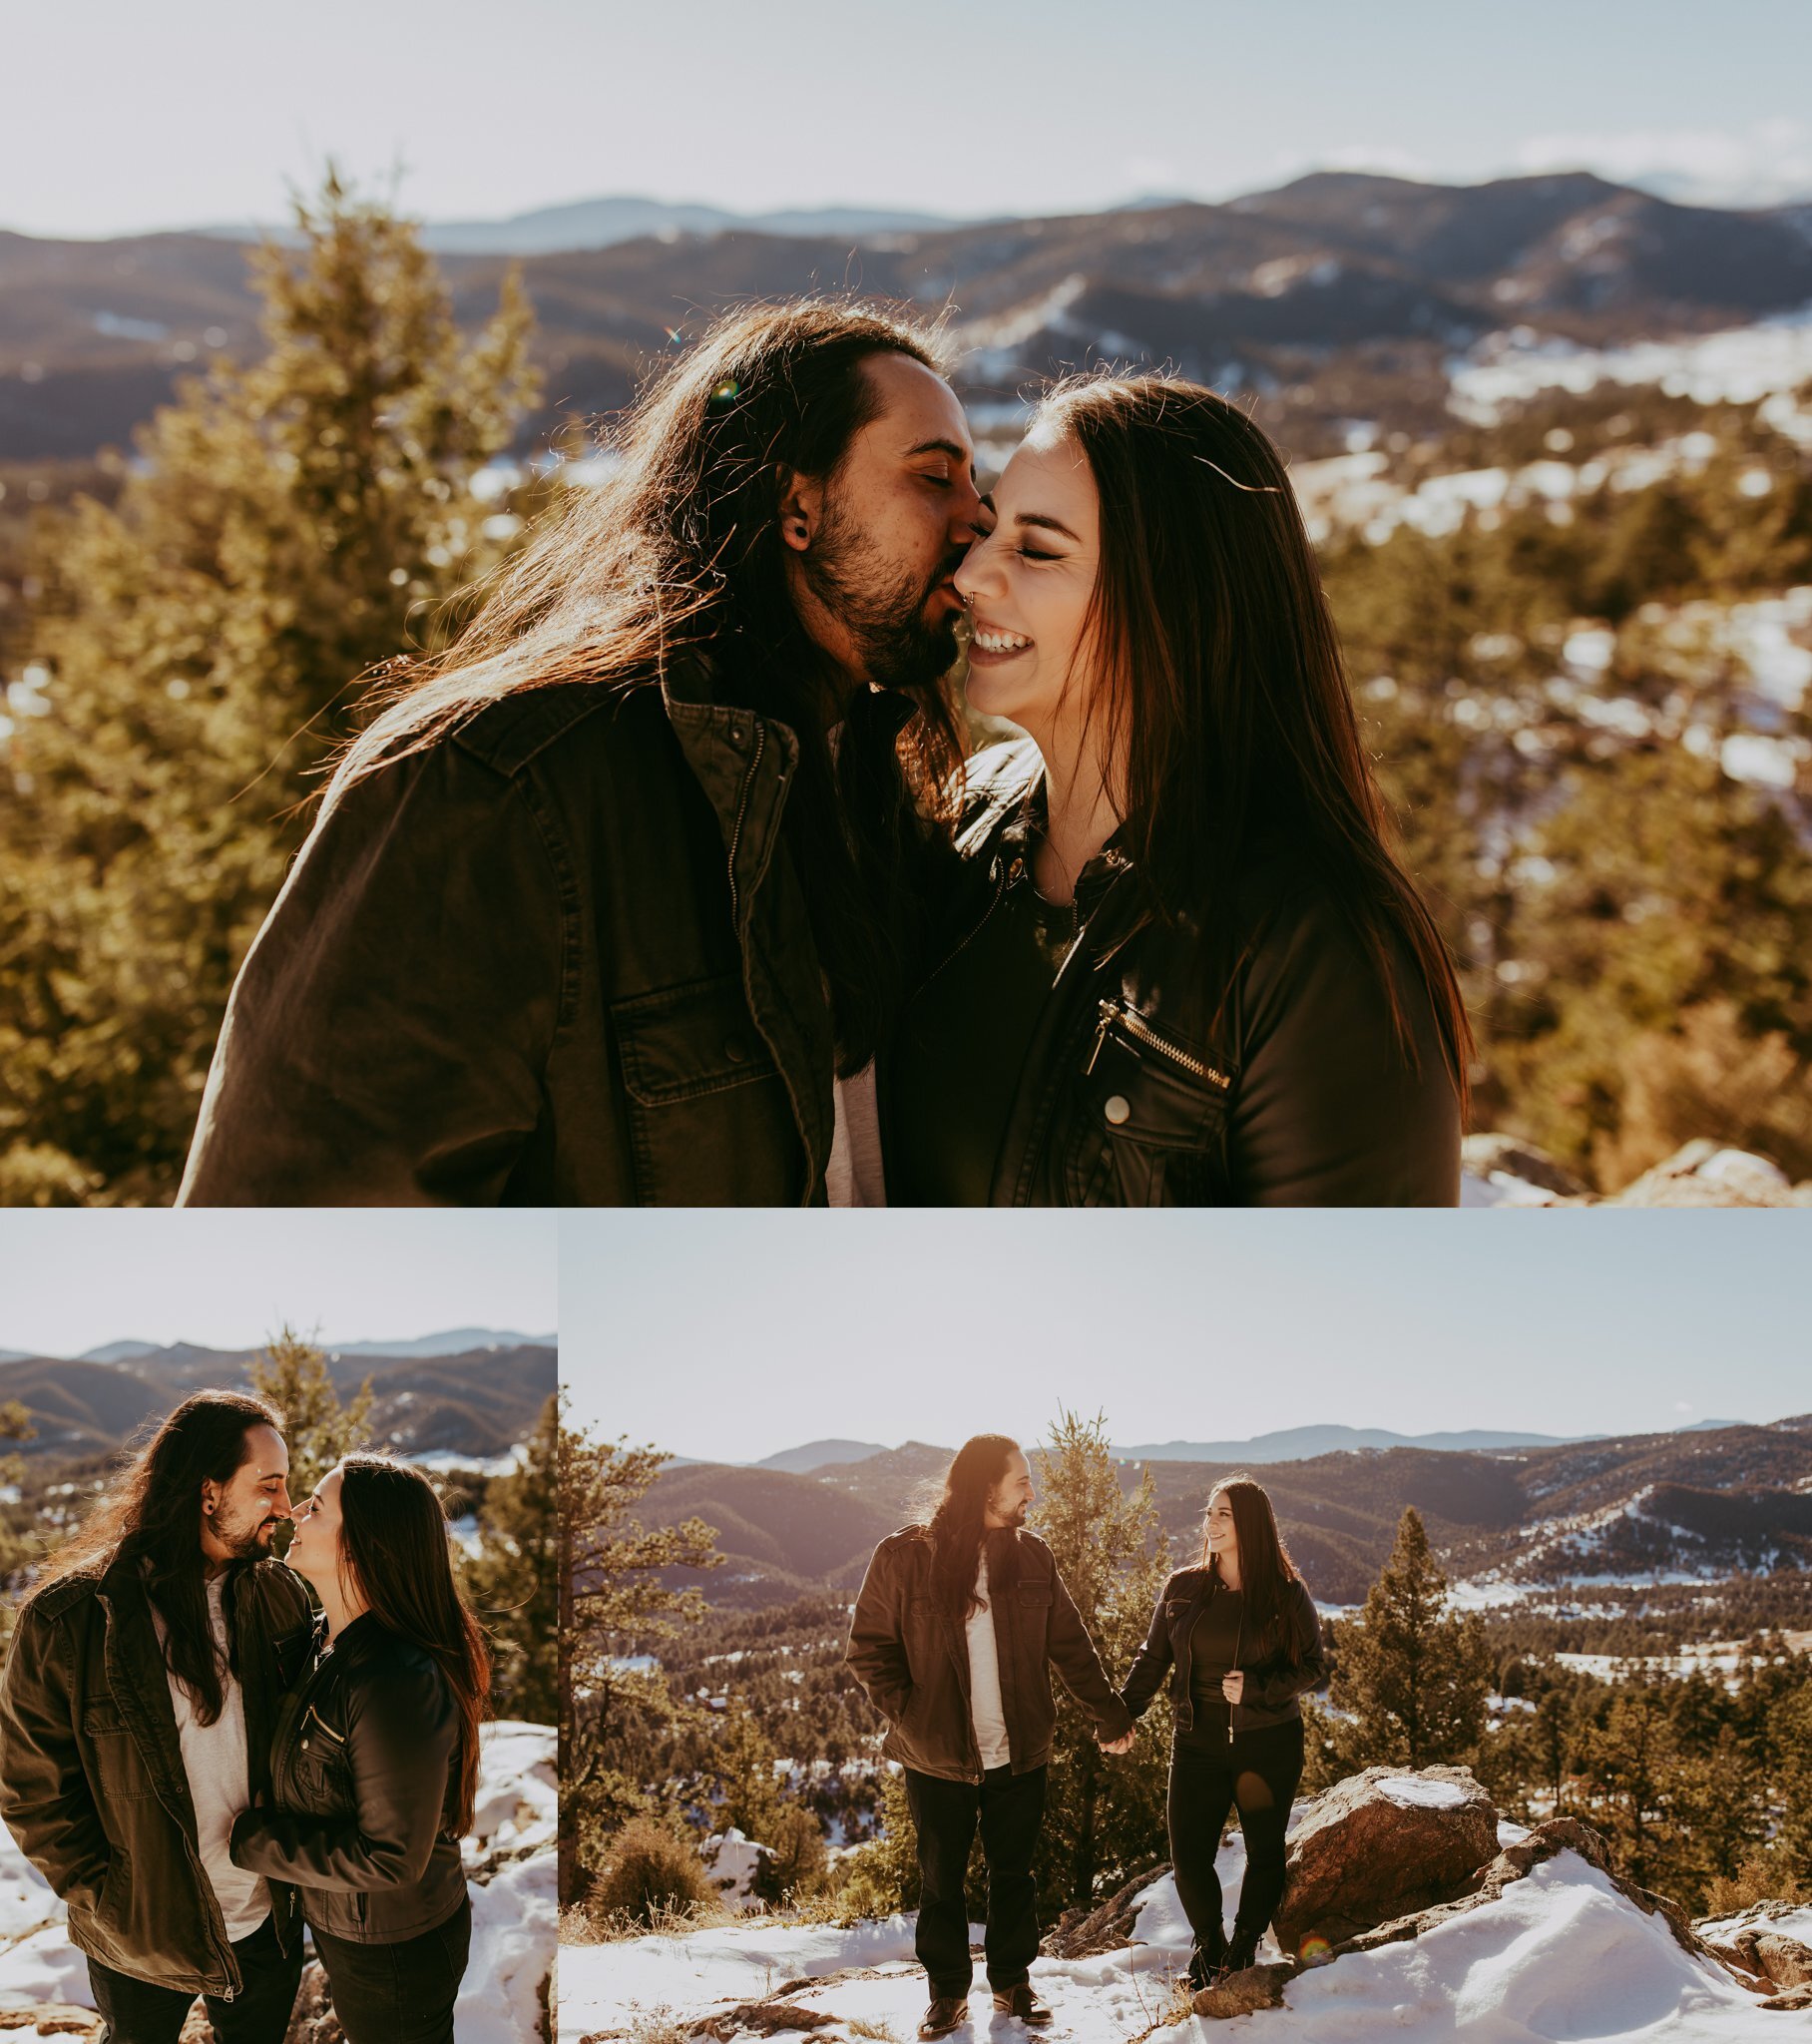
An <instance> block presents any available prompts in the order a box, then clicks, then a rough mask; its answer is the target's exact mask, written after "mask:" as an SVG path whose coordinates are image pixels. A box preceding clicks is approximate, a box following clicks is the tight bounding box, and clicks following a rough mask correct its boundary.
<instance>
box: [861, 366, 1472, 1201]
mask: <svg viewBox="0 0 1812 2044" xmlns="http://www.w3.org/2000/svg"><path fill="white" fill-rule="evenodd" d="M994 509H995V512H996V514H997V519H998V522H997V524H996V525H995V527H994V529H993V531H992V532H991V533H990V534H989V535H988V536H987V537H986V538H984V539H981V540H979V541H978V542H977V543H976V545H975V546H974V547H973V548H972V549H971V551H970V553H969V556H968V559H967V560H966V562H965V563H964V565H963V567H962V569H961V570H960V571H959V573H958V576H957V588H958V590H959V592H960V593H961V594H962V595H963V597H964V598H965V600H966V601H967V603H968V605H969V609H970V616H971V620H972V628H973V636H972V640H971V644H970V649H969V676H968V698H969V703H970V706H971V708H972V709H974V710H977V711H980V712H982V713H985V714H987V715H989V716H993V717H998V718H1002V719H1005V720H1007V721H1009V722H1011V723H1013V724H1016V725H1018V726H1019V727H1020V728H1021V729H1022V730H1024V731H1025V732H1027V733H1028V734H1029V735H1030V742H1029V743H1027V742H1021V743H1018V744H1016V745H1011V746H1005V747H1000V748H997V749H994V750H993V751H990V752H986V753H984V754H982V755H979V756H978V757H977V758H976V759H975V760H974V761H972V762H971V763H970V772H969V803H968V809H967V812H966V819H965V822H964V824H963V826H962V829H961V835H960V843H961V847H962V849H963V851H964V852H965V853H966V855H967V856H968V858H969V861H970V865H971V870H972V873H973V875H974V884H973V886H972V888H971V890H970V892H969V896H968V898H967V900H965V901H964V902H963V903H962V904H961V906H960V908H959V910H958V912H957V913H956V914H955V915H954V916H953V918H952V921H951V925H950V928H949V931H948V936H947V941H946V942H945V944H944V945H943V947H942V948H943V954H944V955H943V962H942V963H941V965H938V966H937V967H935V968H934V969H933V970H932V972H931V973H930V975H929V977H928V978H927V979H926V980H925V982H924V983H923V984H921V986H920V987H919V989H918V991H917V993H916V995H915V996H914V998H913V1000H912V1002H911V1004H910V1006H909V1007H908V1009H907V1011H906V1016H905V1020H904V1023H903V1026H902V1027H901V1029H900V1030H899V1032H898V1037H897V1041H896V1043H895V1045H894V1047H893V1049H892V1050H891V1051H890V1052H889V1053H888V1054H887V1055H886V1056H885V1057H884V1059H883V1066H882V1081H883V1093H884V1108H883V1113H884V1131H885V1150H886V1157H887V1184H888V1197H889V1200H890V1201H891V1202H893V1203H895V1204H926V1205H982V1204H988V1203H993V1204H996V1205H1056V1206H1078V1205H1080V1206H1093V1205H1114V1206H1145V1205H1157V1204H1163V1205H1182V1206H1194V1205H1208V1206H1223V1205H1232V1206H1348V1205H1376V1206H1398V1205H1402V1206H1409V1205H1431V1206H1439V1205H1452V1204H1454V1202H1455V1201H1456V1200H1457V1199H1458V1193H1459V1154H1460V1143H1459V1139H1460V1127H1461V1119H1462V1111H1463V1106H1464V1096H1465V1090H1466V1070H1467V1063H1468V1059H1469V1056H1470V1051H1471V1038H1470V1034H1469V1031H1468V1027H1467V1022H1466V1017H1465V1012H1464V1009H1463V1006H1462V1003H1461V997H1460V992H1459V987H1458V983H1457V981H1456V978H1455V975H1454V969H1453V965H1452V963H1451V961H1450V959H1449V956H1448V953H1447V949H1446V946H1445V944H1444V942H1443V940H1442V937H1441V935H1440V932H1439V931H1438V929H1437V927H1436V925H1435V922H1434V919H1433V917H1432V916H1431V915H1430V913H1429V910H1428V908H1427V907H1426V905H1425V904H1424V902H1423V901H1422V899H1421V897H1420V895H1419V894H1418V892H1417V890H1416V888H1415V886H1414V885H1413V884H1412V882H1411V881H1410V879H1409V878H1408V876H1407V875H1406V874H1405V873H1404V871H1403V870H1402V868H1401V866H1400V865H1399V864H1398V862H1397V860H1396V858H1395V856H1394V855H1393V853H1392V851H1391V849H1390V845H1389V842H1388V836H1387V828H1386V819H1385V813H1384V806H1383V802H1382V800H1381V797H1380V795H1379V792H1378V789H1377V786H1376V784H1375V782H1374V780H1373V777H1372V771H1371V767H1370V763H1369V762H1368V760H1367V758H1366V754H1365V750H1364V746H1363V744H1362V742H1361V739H1360V735H1359V730H1358V723H1357V719H1356V716H1355V713H1354V709H1353V704H1352V698H1351V694H1350V691H1349V689H1348V686H1347V680H1346V676H1345V673H1344V670H1343V667H1342V663H1341V655H1340V648H1339V643H1338V640H1337V637H1336V635H1335V631H1334V626H1333V621H1332V619H1331V617H1330V615H1329V612H1328V607H1327V602H1326V599H1325V597H1324V596H1323V593H1322V589H1321V584H1320V581H1319V578H1318V576H1317V573H1316V568H1315V561H1314V555H1313V551H1312V549H1311V547H1310V544H1309V540H1308V535H1307V533H1306V531H1305V530H1304V527H1303V523H1302V518H1301V514H1300V512H1299V511H1298V509H1297V506H1296V500H1295V497H1294V495H1293V493H1292V491H1291V488H1290V484H1289V480H1288V477H1287V475H1286V474H1285V471H1284V467H1283V464H1282V462H1281V460H1280V459H1279V457H1278V454H1277V451H1276V449H1275V448H1274V447H1273V446H1272V445H1271V443H1270V442H1269V441H1268V440H1267V439H1266V438H1265V436H1264V434H1263V433H1262V432H1261V431H1260V430H1259V429H1258V427H1257V426H1255V425H1254V424H1253V423H1252V421H1251V420H1250V419H1249V418H1247V417H1246V415H1245V414H1244V413H1243V412H1242V411H1240V410H1239V409H1238V408H1237V407H1236V406H1234V405H1231V404H1229V403H1227V402H1226V400H1225V399H1223V398H1220V397H1217V396H1216V395H1215V394H1214V393H1213V392H1212V391H1209V390H1206V389H1203V388H1201V387H1200V386H1199V385H1197V384H1193V383H1185V382H1181V381H1178V380H1176V379H1175V378H1171V377H1163V376H1136V377H1127V378H1101V379H1096V380H1091V381H1080V382H1072V383H1068V384H1064V385H1060V386H1059V387H1058V388H1057V389H1056V390H1055V391H1054V392H1053V393H1052V394H1051V395H1050V396H1049V397H1048V398H1047V399H1046V400H1045V401H1044V403H1043V404H1042V405H1041V406H1040V408H1039V410H1038V412H1037V414H1036V415H1035V417H1034V419H1033V422H1032V426H1031V429H1030V431H1029V432H1028V434H1027V437H1026V440H1025V443H1024V444H1023V445H1022V446H1021V447H1020V448H1019V450H1018V451H1017V452H1016V453H1015V454H1014V456H1013V459H1012V460H1011V461H1010V462H1009V463H1008V465H1007V468H1006V471H1005V473H1004V474H1003V475H1002V477H1001V480H1000V483H999V485H998V487H997V489H996V491H995V493H994Z"/></svg>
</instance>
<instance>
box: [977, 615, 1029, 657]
mask: <svg viewBox="0 0 1812 2044" xmlns="http://www.w3.org/2000/svg"><path fill="white" fill-rule="evenodd" d="M1031 651H1032V641H1031V640H1030V639H1028V638H1027V637H1026V635H1025V633H1023V632H1009V631H1007V630H1006V629H1005V627H1004V626H1000V625H984V624H983V623H982V622H981V620H980V619H979V618H978V619H977V620H976V623H975V626H974V629H973V632H972V634H971V637H970V641H969V659H970V662H971V663H972V664H973V663H974V662H975V661H977V660H980V661H981V662H982V663H983V664H984V665H985V666H993V665H994V664H996V663H997V662H1000V661H1004V660H1014V659H1017V658H1018V656H1019V655H1020V654H1022V653H1030V652H1031Z"/></svg>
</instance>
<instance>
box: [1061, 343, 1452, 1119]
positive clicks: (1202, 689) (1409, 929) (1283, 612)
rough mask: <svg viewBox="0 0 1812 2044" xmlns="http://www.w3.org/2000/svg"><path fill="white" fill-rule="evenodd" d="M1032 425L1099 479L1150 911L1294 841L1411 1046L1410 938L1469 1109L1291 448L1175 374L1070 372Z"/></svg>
mask: <svg viewBox="0 0 1812 2044" xmlns="http://www.w3.org/2000/svg"><path fill="white" fill-rule="evenodd" d="M1033 424H1034V427H1035V428H1036V427H1043V428H1044V429H1045V430H1047V431H1049V430H1051V429H1052V428H1057V429H1059V430H1061V431H1062V432H1063V433H1064V434H1065V435H1067V436H1068V437H1069V438H1070V439H1072V440H1074V441H1075V442H1076V444H1077V445H1078V446H1079V447H1080V448H1081V449H1082V451H1083V454H1084V456H1085V458H1086V459H1087V461H1088V463H1089V467H1090V470H1091V472H1092V473H1093V475H1094V478H1095V485H1096V489H1097V491H1098V493H1099V495H1100V500H1101V567H1100V570H1099V572H1098V574H1097V577H1096V585H1095V594H1094V598H1093V601H1092V604H1091V609H1090V617H1089V624H1088V627H1087V628H1086V630H1085V636H1084V642H1083V643H1084V646H1085V647H1086V648H1089V649H1090V650H1091V652H1092V654H1093V657H1094V659H1095V660H1096V661H1097V663H1098V670H1097V671H1098V674H1099V677H1100V683H1101V687H1100V689H1099V690H1098V694H1097V698H1096V702H1097V703H1098V704H1099V705H1100V708H1101V711H1102V714H1103V715H1104V716H1105V717H1106V720H1107V723H1106V728H1105V731H1104V738H1105V740H1106V745H1105V757H1106V758H1108V759H1109V760H1111V761H1114V762H1117V763H1119V767H1118V772H1119V776H1120V784H1119V785H1117V786H1113V787H1111V788H1110V789H1109V793H1110V795H1111V796H1112V798H1113V799H1114V802H1115V804H1116V807H1117V808H1118V809H1119V811H1120V813H1121V815H1122V817H1123V818H1124V819H1125V830H1124V835H1123V841H1124V842H1125V843H1126V844H1127V846H1128V849H1129V851H1130V853H1131V855H1132V857H1133V863H1134V866H1135V868H1136V870H1137V873H1138V874H1139V875H1140V883H1141V884H1142V886H1143V888H1144V890H1145V897H1146V905H1147V907H1148V908H1149V910H1150V911H1151V912H1152V913H1153V914H1154V915H1156V916H1158V917H1159V918H1161V919H1162V920H1164V921H1166V922H1174V921H1176V920H1177V919H1178V917H1179V915H1181V914H1183V913H1189V914H1199V913H1200V910H1201V907H1202V905H1203V904H1205V903H1210V902H1220V901H1226V900H1230V899H1232V898H1233V894H1234V889H1235V887H1236V886H1237V883H1238V881H1239V879H1240V877H1241V874H1242V872H1243V870H1244V868H1245V866H1246V863H1247V860H1248V858H1249V856H1250V853H1251V848H1252V845H1253V842H1254V840H1255V839H1256V838H1257V837H1258V836H1259V835H1260V833H1263V834H1264V835H1266V836H1269V837H1273V838H1276V839H1280V840H1282V841H1283V842H1286V843H1289V844H1292V845H1293V846H1296V847H1300V848H1301V849H1302V850H1304V851H1306V852H1307V853H1308V854H1309V855H1310V856H1311V857H1312V858H1313V859H1314V861H1315V863H1316V866H1317V868H1318V872H1319V877H1320V878H1321V879H1322V880H1323V881H1324V882H1325V883H1326V885H1327V886H1329V887H1330V888H1331V889H1332V890H1333V891H1334V893H1335V896H1336V898H1337V899H1338V901H1339V903H1340V906H1341V908H1342V910H1343V911H1344V913H1345V915H1346V916H1347V918H1348V920H1349V921H1350V922H1351V924H1352V926H1353V928H1354V930H1355V932H1356V933H1357V935H1358V937H1359V939H1360V941H1361V943H1362V944H1363V946H1364V948H1365V951H1366V953H1367V954H1368V956H1369V957H1370V958H1371V960H1372V962H1373V965H1374V967H1375V969H1376V970H1377V972H1378V974H1379V976H1380V979H1381V980H1382V983H1383V986H1384V988H1385V991H1386V995H1387V998H1388V999H1389V1002H1390V1007H1391V1015H1392V1019H1393V1021H1394V1023H1395V1026H1396V1030H1397V1035H1398V1039H1399V1041H1400V1042H1401V1043H1402V1044H1403V1045H1404V1047H1405V1049H1406V1050H1409V1051H1411V1052H1412V1054H1413V1048H1414V1047H1413V1039H1412V1032H1411V1029H1410V1026H1409V1021H1408V1013H1407V1009H1406V1005H1405V1002H1404V998H1403V989H1402V986H1401V984H1400V980H1401V973H1402V964H1401V960H1402V958H1403V956H1404V954H1405V953H1407V955H1408V959H1409V962H1410V965H1411V967H1412V969H1413V971H1414V973H1415V976H1416V978H1417V979H1418V980H1419V981H1420V982H1421V984H1422V987H1424V988H1426V990H1427V996H1428V998H1429V1000H1430V1001H1431V1002H1432V1004H1433V1007H1434V1012H1435V1017H1436V1021H1437V1024H1438V1027H1439V1031H1440V1037H1441V1044H1442V1049H1443V1052H1444V1055H1445V1058H1446V1062H1447V1065H1448V1068H1449V1070H1450V1072H1451V1074H1452V1076H1453V1080H1454V1084H1455V1087H1456V1089H1457V1090H1458V1092H1459V1094H1460V1100H1461V1107H1462V1113H1464V1111H1465V1105H1466V1100H1467V1095H1468V1084H1467V1067H1468V1064H1469V1062H1470V1059H1471V1056H1472V1032H1471V1029H1470V1027H1469V1025H1468V1023H1467V1019H1466V1008H1465V1003H1464V1001H1463V999H1462V996H1461V993H1460V986H1459V981H1458V979H1457V978H1456V976H1455V973H1454V967H1453V961H1452V959H1451V957H1450V956H1449V954H1448V950H1447V946H1446V943H1445V942H1444V941H1443V939H1442V936H1441V932H1440V930H1439V929H1438V928H1437V926H1436V924H1435V920H1434V917H1433V916H1432V915H1431V914H1430V913H1429V910H1428V907H1427V905H1426V904H1425V903H1424V901H1423V900H1422V897H1421V895H1420V894H1419V893H1418V892H1417V890H1416V888H1415V885H1414V884H1413V882H1412V881H1411V880H1410V879H1409V877H1408V875H1407V874H1406V873H1405V872H1404V871H1403V869H1402V868H1401V867H1400V866H1399V865H1398V863H1397V860H1396V858H1395V856H1394V855H1393V853H1392V851H1391V849H1390V845H1389V843H1388V840H1387V821H1386V813H1385V807H1384V802H1383V798H1382V796H1381V795H1380V793H1379V789H1378V785H1377V782H1376V780H1375V778H1374V777H1373V774H1372V768H1371V763H1370V761H1369V760H1368V759H1367V757H1366V753H1365V748H1364V746H1363V745H1362V744H1361V742H1360V737H1359V724H1358V719H1357V717H1356V715H1355V713H1354V710H1353V700H1352V693H1351V691H1350V689H1349V688H1348V685H1347V677H1346V670H1345V665H1344V663H1343V661H1342V658H1341V653H1340V642H1339V637H1338V635H1337V633H1336V632H1335V629H1334V621H1333V617H1332V614H1331V613H1330V612H1329V610H1328V605H1327V598H1326V596H1325V595H1324V593H1323V591H1322V587H1321V578H1320V575H1319V573H1318V572H1317V569H1316V565H1315V555H1314V549H1313V547H1312V546H1311V544H1310V542H1309V537H1308V533H1307V531H1306V529H1305V528H1304V526H1303V523H1302V513H1301V511H1300V509H1299V508H1298V506H1297V503H1296V495H1295V491H1294V490H1293V489H1292V488H1291V486H1290V481H1289V477H1288V474H1287V473H1286V471H1285V469H1284V465H1283V462H1282V460H1281V458H1280V457H1279V455H1278V453H1277V450H1276V448H1275V447H1273V446H1272V445H1271V442H1270V441H1269V440H1268V439H1267V438H1266V437H1265V435H1264V433H1263V432H1262V431H1261V430H1260V429H1259V428H1258V427H1257V426H1256V425H1254V424H1253V422H1252V421H1251V420H1250V419H1249V418H1247V417H1246V415H1245V413H1244V412H1242V411H1241V410H1240V409H1239V408H1238V407H1237V406H1236V405H1233V404H1229V403H1228V402H1227V400H1226V399H1225V398H1223V397H1220V396H1217V395H1216V394H1215V393H1214V392H1213V391H1212V390H1208V389H1205V388H1204V387H1203V386H1202V385H1200V384H1197V383H1188V382H1184V381H1182V380H1181V379H1179V378H1176V377H1171V376H1158V375H1141V376H1101V377H1087V378H1078V379H1073V380H1070V381H1067V382H1064V383H1060V384H1059V385H1057V386H1056V388H1055V389H1053V390H1052V391H1051V393H1050V394H1049V395H1048V396H1047V397H1046V398H1045V399H1044V401H1043V402H1042V404H1041V405H1040V406H1039V409H1038V412H1037V414H1036V417H1035V419H1034V421H1033ZM1085 657H1088V655H1085ZM1091 714H1094V706H1093V705H1092V710H1091Z"/></svg>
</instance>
